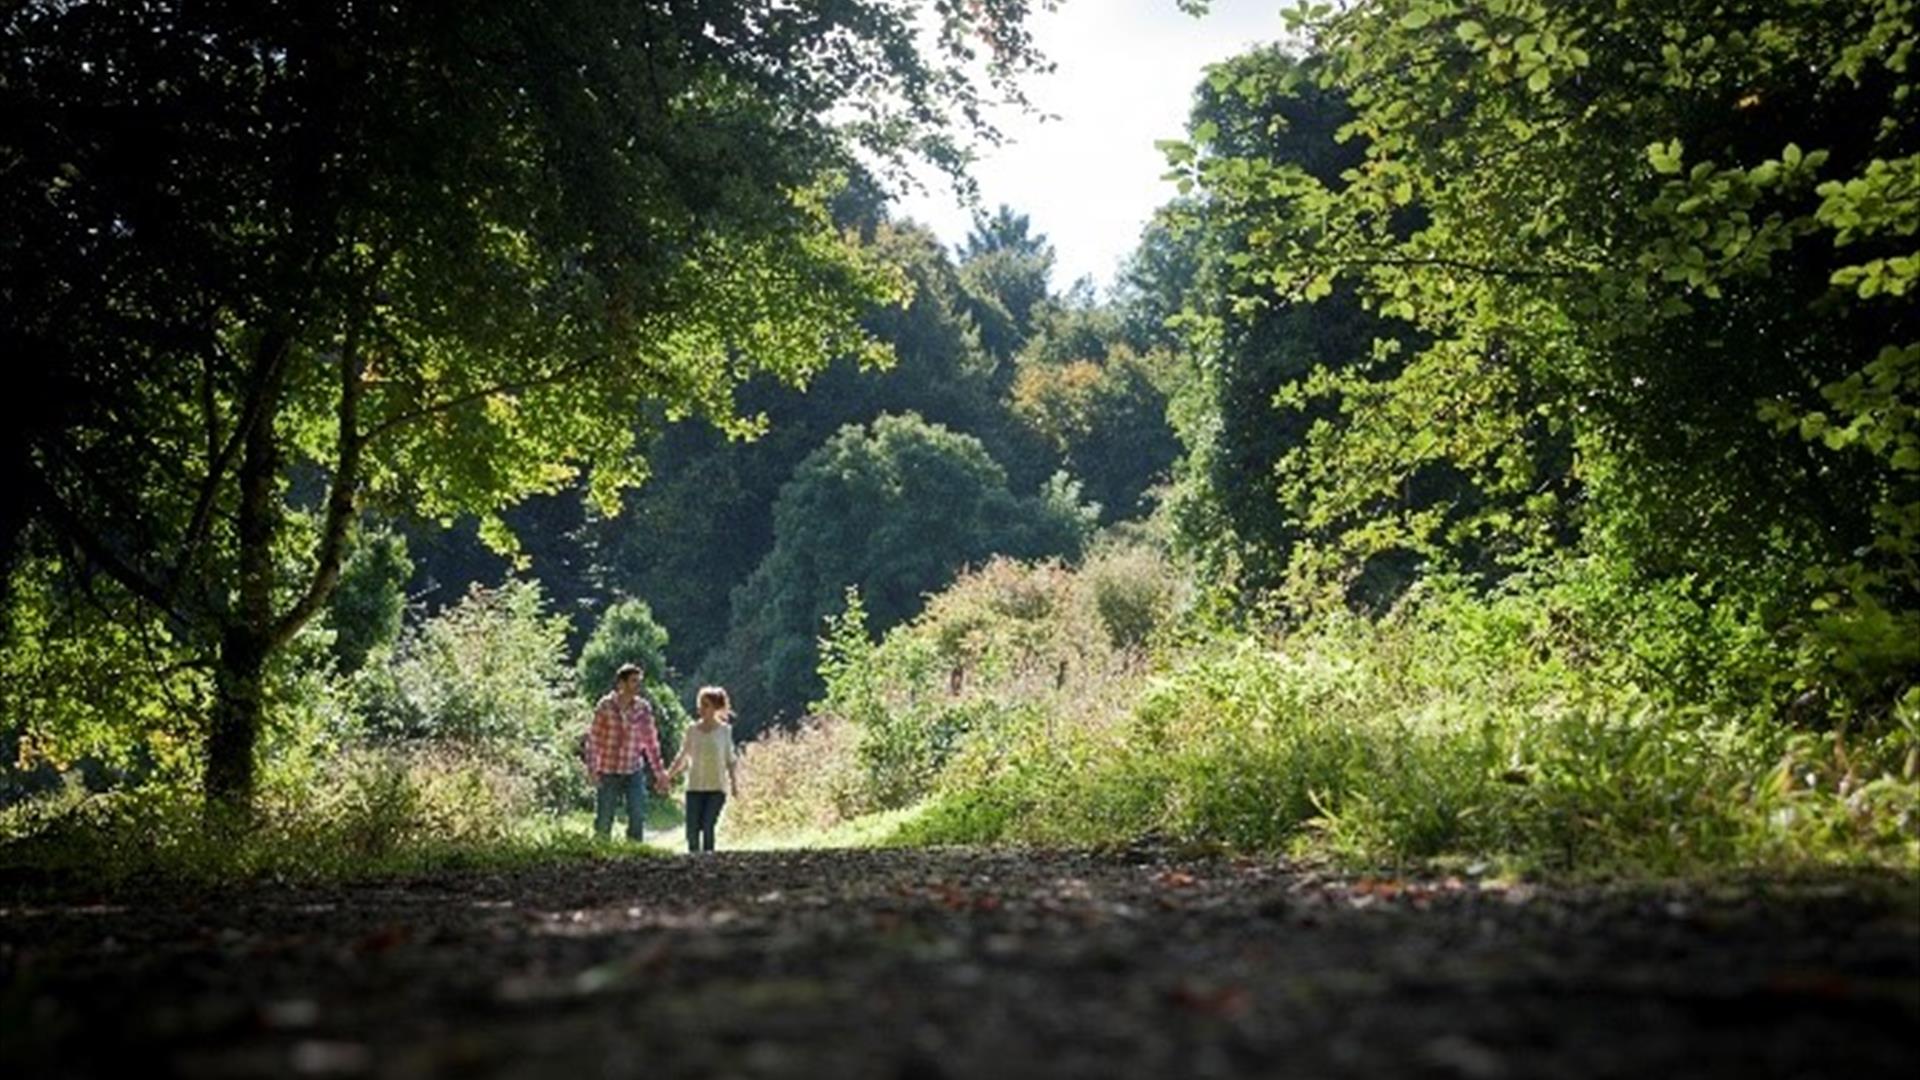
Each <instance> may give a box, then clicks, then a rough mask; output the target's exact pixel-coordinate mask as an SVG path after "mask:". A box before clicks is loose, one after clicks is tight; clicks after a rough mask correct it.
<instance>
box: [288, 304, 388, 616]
mask: <svg viewBox="0 0 1920 1080" xmlns="http://www.w3.org/2000/svg"><path fill="white" fill-rule="evenodd" d="M376 276H377V275H376ZM368 288H369V292H371V284H369V287H368ZM366 319H367V313H366V312H365V311H363V312H362V313H361V315H360V317H359V318H356V319H355V320H354V321H353V324H352V325H350V326H349V327H348V328H347V335H346V340H345V341H343V342H342V343H341V346H340V402H339V405H338V407H337V408H336V410H335V423H336V426H337V427H338V429H339V430H338V435H337V438H338V439H339V444H340V449H339V455H340V457H339V460H338V461H337V462H335V464H334V469H333V482H332V483H331V484H330V485H329V486H328V489H327V511H326V520H325V522H324V523H323V524H322V525H321V531H320V554H319V560H318V561H319V565H318V566H317V567H316V569H315V570H314V575H313V580H311V581H310V582H308V583H307V588H306V591H305V592H303V593H302V594H301V596H300V599H299V600H297V601H295V602H294V604H293V606H292V607H291V608H289V609H288V610H287V611H286V613H285V614H283V615H281V616H280V618H279V619H277V620H275V622H274V625H273V632H272V636H271V641H272V644H271V646H270V647H271V648H275V649H277V648H279V647H280V646H282V645H285V644H286V643H287V642H288V641H289V640H291V639H292V638H293V635H295V634H297V633H299V632H300V628H301V627H302V626H305V625H306V624H307V620H309V619H311V618H313V616H314V615H315V614H316V613H318V612H319V610H320V605H322V604H324V603H326V601H327V597H329V596H331V595H333V590H334V586H336V585H337V584H339V581H340V564H341V562H342V561H343V560H344V558H345V554H346V542H347V529H348V527H349V526H350V525H352V523H353V518H354V514H355V512H356V511H357V510H358V508H359V496H360V462H361V451H362V450H363V449H364V448H365V447H366V443H367V438H368V437H367V436H365V435H363V434H362V433H361V431H360V402H361V399H362V397H363V396H364V395H365V393H366V371H365V369H366V363H365V360H364V358H363V357H362V355H361V351H360V337H361V333H362V330H363V328H364V326H365V323H366Z"/></svg>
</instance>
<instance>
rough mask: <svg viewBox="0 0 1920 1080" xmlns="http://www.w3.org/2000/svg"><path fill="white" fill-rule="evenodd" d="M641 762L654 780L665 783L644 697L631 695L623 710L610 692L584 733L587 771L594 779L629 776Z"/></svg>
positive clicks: (657, 739) (657, 738)
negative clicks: (606, 774) (590, 725)
mask: <svg viewBox="0 0 1920 1080" xmlns="http://www.w3.org/2000/svg"><path fill="white" fill-rule="evenodd" d="M643 763H644V764H645V765H646V767H647V769H648V770H649V771H650V772H652V773H653V776H654V779H655V780H658V781H660V782H662V783H664V782H665V776H666V774H665V773H664V772H663V771H661V767H660V733H659V732H658V731H657V730H655V728H654V725H653V707H652V706H651V705H648V704H647V699H646V697H645V696H644V695H641V694H635V695H634V696H633V702H632V704H630V705H628V706H627V707H626V708H624V709H623V708H621V707H620V697H619V695H618V694H611V693H610V694H608V695H607V696H606V697H603V698H601V699H600V704H598V705H596V706H594V708H593V726H592V727H591V728H589V729H588V730H587V771H588V772H590V773H592V774H593V775H595V776H599V775H601V774H602V773H633V772H639V771H640V767H641V765H642V764H643Z"/></svg>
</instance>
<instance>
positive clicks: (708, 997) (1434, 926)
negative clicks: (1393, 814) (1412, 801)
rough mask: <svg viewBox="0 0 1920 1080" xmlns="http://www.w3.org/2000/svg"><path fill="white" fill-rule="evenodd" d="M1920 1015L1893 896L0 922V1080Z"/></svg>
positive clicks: (920, 1057)
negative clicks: (5, 1079)
mask: <svg viewBox="0 0 1920 1080" xmlns="http://www.w3.org/2000/svg"><path fill="white" fill-rule="evenodd" d="M1917 1021H1920V893H1916V891H1915V887H1914V883H1913V882H1911V881H1892V880H1879V881H1868V882H1856V883H1852V884H1844V885H1843V884H1833V885H1805V884H1802V885H1796V886H1792V887H1779V886H1773V887H1767V886H1727V887H1721V888H1717V889H1699V888H1690V889H1668V890H1652V891H1650V890H1644V889H1643V890H1632V891H1611V892H1610V891H1606V890H1541V889H1533V888H1529V887H1508V888H1498V887H1483V886H1478V885H1476V884H1474V883H1473V882H1470V881H1469V882H1461V881H1455V880H1445V881H1434V880H1429V881H1419V882H1401V881H1369V880H1364V879H1362V880H1355V879H1347V878H1335V877H1323V876H1319V875H1315V874H1311V873H1303V872H1300V871H1297V870H1294V869H1290V868H1288V867H1286V866H1283V865H1279V864H1273V863H1260V862H1224V861H1201V862H1182V861H1178V860H1173V859H1169V858H1165V857H1162V856H1159V855H1157V854H1154V853H1150V852H1141V853H1137V854H1133V855H1115V856H1098V857H1096V856H1085V855H1072V854H1040V855H1033V854H983V853H964V852H796V853H789V852H765V853H738V854H730V853H722V854H720V855H718V856H713V857H708V858H702V859H693V858H686V857H679V858H663V859H637V860H632V861H625V862H614V863H602V864H595V865H578V866H569V867H560V868H545V869H539V870H528V871H524V872H515V873H510V874H470V875H458V876H443V877H434V878H429V879H423V880H417V881H409V882H404V883H385V884H378V885H362V886H351V887H330V888H321V887H298V888H294V887H275V886H250V887H244V888H237V889H232V890H225V891H222V892H219V893H217V894H212V895H201V896H197V897H195V898H193V899H191V900H188V899H182V898H180V897H178V896H173V897H168V896H148V897H144V898H139V899H126V900H116V901H115V902H113V903H111V904H104V905H84V906H82V905H51V904H41V905H38V906H36V905H31V904H17V903H9V904H8V905H7V906H6V908H5V911H4V914H3V915H0V1036H4V1048H0V1073H4V1074H5V1075H7V1076H9V1077H15V1076H28V1075H34V1076H38V1075H75V1076H79V1075H106V1074H118V1075H138V1076H143V1077H146V1076H166V1075H195V1076H246V1075H262V1074H305V1075H335V1076H350V1075H372V1076H439V1075H448V1074H456V1073H457V1074H463V1075H475V1076H536V1075H538V1076H574V1077H588V1076H633V1077H645V1078H648V1080H658V1078H666V1077H694V1076H742V1077H758V1076H766V1077H801V1076H806V1077H815V1076H818V1077H886V1078H900V1080H907V1078H913V1080H919V1078H937V1077H949V1076H950V1077H970V1076H971V1077H992V1078H994V1080H1010V1078H1016V1077H1029V1076H1033V1077H1039V1076H1049V1077H1053V1076H1085V1077H1110V1076H1155V1077H1187V1076H1271V1075H1292V1076H1349V1075H1352V1076H1358V1075H1368V1076H1396V1077H1398V1076H1433V1077H1465V1078H1472V1080H1497V1078H1501V1077H1515V1078H1519V1077H1560V1076H1565V1077H1634V1078H1646V1080H1651V1078H1663V1077H1679V1076H1726V1077H1734V1076H1740V1077H1751V1076H1849V1077H1855V1078H1857V1077H1860V1076H1862V1075H1870V1076H1871V1075H1894V1074H1895V1073H1894V1070H1896V1069H1897V1070H1900V1071H1899V1073H1898V1075H1905V1072H1906V1068H1907V1067H1910V1066H1912V1065H1913V1064H1915V1063H1917V1062H1920V1023H1917ZM1865 1070H1873V1071H1872V1072H1865Z"/></svg>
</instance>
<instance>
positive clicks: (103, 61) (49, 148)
mask: <svg viewBox="0 0 1920 1080" xmlns="http://www.w3.org/2000/svg"><path fill="white" fill-rule="evenodd" d="M1026 8H1027V5H1026V4H1025V2H1024V0H987V2H984V3H975V4H967V5H943V6H942V7H941V9H940V11H941V13H942V14H941V17H942V20H943V33H942V34H941V35H940V42H941V51H940V52H939V53H938V54H937V55H933V56H924V55H922V54H921V52H920V51H919V50H918V49H917V48H916V47H915V42H916V40H917V39H916V36H915V33H916V31H915V27H914V26H913V22H912V17H911V13H910V12H907V11H905V10H903V9H901V8H899V7H898V6H897V5H894V4H890V3H884V2H881V0H855V2H850V3H845V4H838V5H833V6H832V7H830V8H828V9H824V10H821V9H817V8H816V7H814V6H811V5H808V6H803V7H795V6H791V5H781V4H770V3H758V2H746V3H743V2H739V0H696V2H689V3H675V4H672V5H661V4H653V3H631V4H599V3H590V2H587V0H561V2H557V3H551V4H542V5H539V6H537V7H527V6H526V5H522V4H516V3H505V2H500V0H484V2H481V3H477V4H466V5H461V6H460V7H458V8H457V9H456V8H450V7H444V6H440V5H416V4H398V5H395V4H350V3H344V2H339V3H324V2H323V3H304V2H302V3H294V2H292V0H285V2H272V0H262V2H250V3H244V4H241V3H213V4H200V5H189V6H185V7H181V6H175V5H120V4H67V3H54V2H51V0H44V2H37V3H28V4H24V5H16V6H14V7H12V8H11V9H9V13H8V14H6V15H5V16H0V43H3V47H0V57H4V60H0V64H4V67H0V115H4V116H6V117H7V118H8V119H7V121H6V127H5V129H4V130H3V131H0V146H4V149H5V153H4V156H5V159H6V161H7V165H6V168H5V169H4V171H0V198H4V201H5V203H6V205H7V206H8V207H10V215H11V219H10V222H9V228H8V230H7V231H6V232H5V234H4V236H0V296H4V297H5V303H4V310H5V312H6V314H5V316H4V321H3V322H0V351H4V352H5V353H6V354H7V355H8V356H10V357H12V358H14V360H15V363H16V364H17V365H19V366H20V367H21V369H22V370H24V371H27V372H30V373H31V376H30V378H29V379H28V381H27V383H26V385H25V386H24V387H23V389H24V391H25V393H26V395H27V396H25V397H23V398H16V399H15V400H13V401H12V402H11V403H10V404H11V405H12V406H13V408H14V411H15V412H17V415H15V416H12V417H9V418H8V420H9V421H10V422H9V423H6V424H0V428H4V429H5V430H6V431H7V436H6V442H5V443H4V444H0V451H4V452H5V453H6V454H7V460H6V461H5V462H4V463H0V470H4V472H5V474H6V475H7V477H8V478H9V479H13V480H18V481H19V482H20V486H19V487H18V488H17V489H16V490H19V491H20V492H22V493H23V496H24V503H23V504H21V506H22V507H23V509H20V510H16V509H14V508H13V507H12V506H11V505H10V508H9V516H8V518H7V520H6V521H4V522H0V525H3V526H5V528H6V530H7V537H6V544H7V550H6V552H5V553H6V554H8V555H9V556H12V555H13V554H14V552H13V548H14V545H15V542H16V540H17V538H18V537H19V536H20V535H21V534H20V532H19V528H20V526H21V525H22V523H23V522H24V521H25V520H27V519H29V518H30V519H32V520H37V521H40V522H44V523H45V524H46V525H47V526H48V527H49V528H50V530H51V531H52V532H53V533H54V534H55V535H57V537H58V538H59V543H60V544H61V545H63V546H64V548H65V549H66V551H67V552H68V554H69V557H70V558H73V559H78V560H84V561H85V562H86V563H87V564H89V565H90V566H93V567H96V568H98V569H99V570H100V571H102V572H104V573H106V574H108V575H110V576H111V577H112V578H113V579H114V580H115V581H116V582H117V583H118V585H119V586H120V587H121V588H123V589H124V590H126V591H127V592H128V593H130V594H131V595H132V596H134V597H136V598H137V599H138V601H139V602H140V603H141V604H142V605H143V606H145V607H146V608H148V609H150V610H151V611H153V612H156V613H159V616H160V617H161V618H164V619H165V620H167V621H168V623H169V624H170V625H171V626H172V627H174V628H175V630H176V633H177V636H178V639H179V641H180V642H181V643H182V647H183V649H185V650H186V651H187V652H189V653H190V654H196V655H198V656H200V657H202V658H204V659H205V660H206V662H208V663H211V664H212V665H213V666H214V667H215V669H216V674H217V678H216V685H217V703H216V706H215V708H214V710H213V715H212V718H211V723H210V728H209V730H208V740H207V767H206V779H205V786H206V790H207V793H208V794H209V795H210V796H211V797H212V804H213V805H216V806H225V807H244V806H246V805H247V804H248V803H249V801H250V795H251V792H252V789H253V782H254V780H253V778H254V767H255V760H254V758H255V745H256V741H257V736H258V732H259V730H260V725H261V720H262V715H263V709H264V702H265V694H264V686H265V681H266V676H267V671H268V668H269V662H270V661H271V660H272V659H273V658H274V657H275V656H276V655H277V654H279V653H280V652H281V651H282V650H283V649H285V647H286V646H287V644H288V643H289V642H290V641H291V640H292V638H293V636H294V635H295V634H297V633H298V632H299V631H300V629H301V628H302V627H303V626H305V625H306V624H307V623H308V621H309V620H310V619H311V618H312V617H313V616H314V615H315V614H316V613H317V612H319V611H320V610H321V609H322V608H323V607H324V606H325V604H326V601H327V598H328V597H329V595H330V594H331V593H332V591H333V589H334V587H335V585H336V583H337V581H338V578H339V573H340V567H341V564H342V560H343V558H344V556H345V554H346V548H347V540H348V536H349V533H350V527H351V524H352V523H353V522H354V521H355V520H356V519H357V518H358V516H359V514H360V513H361V512H362V511H363V510H381V509H385V510H388V511H399V510H402V509H404V510H407V511H411V512H417V513H418V514H420V515H422V516H424V517H426V518H428V519H447V520H450V519H452V518H453V517H454V516H456V515H460V514H477V515H480V516H481V517H482V518H483V520H484V521H485V522H486V526H485V531H486V534H487V535H488V536H489V537H490V538H491V539H492V540H493V541H494V542H495V543H496V544H498V545H501V546H508V545H509V544H510V539H509V537H508V535H507V531H506V529H505V528H504V526H503V525H502V524H501V523H500V519H499V518H498V516H497V514H498V512H499V511H500V510H501V509H503V508H504V507H507V506H510V505H512V504H513V503H515V502H517V501H518V500H520V499H522V498H524V497H526V496H529V495H531V494H534V493H538V492H543V491H552V490H555V489H557V488H559V487H561V486H563V485H565V484H567V483H568V482H570V481H571V480H572V479H573V478H574V477H575V476H577V475H578V476H584V478H585V481H584V482H585V483H586V485H587V487H588V489H589V490H590V492H591V493H592V495H593V497H594V498H595V500H596V502H598V503H599V504H600V505H601V506H602V507H603V508H605V509H607V510H611V508H612V506H613V504H614V502H615V499H616V496H617V492H618V491H619V490H620V488H621V487H623V486H624V485H627V484H629V483H631V482H633V481H635V480H637V479H638V478H639V477H640V476H641V475H642V472H643V469H642V463H641V460H640V458H639V456H638V455H637V454H636V453H635V448H636V446H638V445H640V444H639V443H638V442H637V441H636V437H637V433H636V430H635V428H636V421H637V419H638V418H639V416H640V413H639V410H638V408H637V405H638V403H640V402H651V403H654V404H655V405H656V406H657V407H658V408H659V409H660V410H662V411H664V412H666V413H670V414H674V415H679V414H702V415H706V416H709V417H711V418H714V419H715V420H716V421H717V422H719V423H721V424H723V425H725V426H728V427H730V428H732V429H735V430H739V429H740V425H741V422H740V421H737V420H735V419H734V418H733V412H732V397H731V395H732V390H733V388H734V386H735V385H736V384H737V382H738V381H739V379H740V378H741V377H742V376H744V375H745V374H746V373H748V372H750V371H756V370H758V371H767V372H772V373H776V374H778V375H780V376H783V377H787V378H791V379H795V380H799V379H803V378H804V377H805V376H806V375H807V374H808V373H810V372H811V371H813V370H814V369H815V368H817V367H818V366H819V365H820V364H821V363H822V362H824V360H825V359H827V358H828V357H831V356H834V355H842V354H858V353H862V352H867V351H871V348H872V346H871V343H870V342H869V341H868V340H867V339H866V338H865V337H864V335H862V334H861V333H860V332H859V330H858V327H857V325H856V323H855V317H856V315H857V313H858V311H859V309H860V307H861V305H863V304H865V303H868V302H871V301H873V300H876V299H879V298H881V297H883V296H886V295H888V293H889V291H890V282H889V279H888V276H887V275H885V274H883V273H881V272H880V271H879V270H878V269H877V268H876V267H874V266H873V265H871V264H870V263H869V262H868V261H866V260H864V259H863V258H862V257H861V256H860V255H859V253H858V252H857V250H856V249H855V248H854V247H853V246H852V245H851V244H850V243H848V242H847V241H846V240H845V239H844V238H843V237H842V236H841V235H840V234H839V233H838V232H837V231H836V230H835V229H834V228H833V227H832V225H831V222H830V221H829V219H828V217H827V214H826V209H825V200H826V197H827V193H828V191H829V185H828V183H827V181H828V179H829V178H830V176H831V175H832V174H833V173H835V172H836V171H838V172H845V171H846V170H847V169H848V168H849V167H851V166H852V165H853V162H854V158H855V155H856V154H857V153H861V152H865V153H866V155H867V156H868V157H869V158H877V159H878V160H879V161H880V162H882V164H883V165H887V166H888V167H892V168H897V167H899V166H900V164H901V163H902V162H903V161H904V160H905V159H906V158H907V157H908V156H910V155H915V154H917V155H920V156H925V157H930V158H932V159H934V160H936V161H939V162H942V163H945V164H947V165H950V166H956V167H957V164H958V162H959V161H960V160H961V159H962V153H961V151H960V148H959V146H958V137H959V136H961V135H962V134H963V133H964V132H965V131H966V130H968V127H969V125H968V122H967V121H965V120H955V119H952V118H954V117H963V118H964V117H972V116H977V115H978V112H977V109H978V106H979V103H980V94H981V93H982V86H983V81H982V80H981V79H976V78H972V77H970V75H969V72H972V71H979V70H982V69H981V67H979V66H970V58H972V57H973V55H974V53H973V44H974V42H975V41H984V42H985V44H986V45H987V46H988V47H989V49H990V53H989V55H988V57H987V62H986V64H985V65H984V70H985V72H986V75H985V79H984V85H985V86H987V87H989V88H995V87H997V88H999V89H1002V90H1008V89H1010V88H1011V87H1012V80H1013V79H1014V78H1015V77H1017V76H1018V75H1019V74H1021V73H1022V72H1024V71H1025V70H1027V69H1029V68H1030V67H1031V66H1032V62H1033V60H1034V55H1033V52H1032V50H1031V46H1030V42H1029V40H1028V38H1027V36H1026V34H1025V32H1024V30H1023V29H1022V25H1021V23H1022V19H1023V17H1024V14H1025V12H1026ZM296 476H299V477H303V478H318V479H319V480H320V484H321V487H322V488H324V494H320V495H318V496H315V495H313V494H312V492H313V484H312V483H310V482H301V483H294V482H293V480H294V478H295V477H296Z"/></svg>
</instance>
